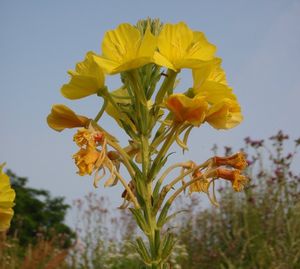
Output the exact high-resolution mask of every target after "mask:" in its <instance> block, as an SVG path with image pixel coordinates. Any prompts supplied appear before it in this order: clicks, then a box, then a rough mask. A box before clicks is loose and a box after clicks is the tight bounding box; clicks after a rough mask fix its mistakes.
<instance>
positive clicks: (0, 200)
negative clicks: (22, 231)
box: [0, 164, 16, 232]
mask: <svg viewBox="0 0 300 269" xmlns="http://www.w3.org/2000/svg"><path fill="white" fill-rule="evenodd" d="M4 165H5V164H2V165H0V231H1V232H2V231H5V230H7V229H8V228H9V226H10V221H11V218H12V216H13V210H12V207H13V206H14V200H15V196H16V193H15V191H14V190H13V189H12V188H11V187H10V181H9V177H8V176H7V175H6V174H5V173H3V171H2V169H3V166H4Z"/></svg>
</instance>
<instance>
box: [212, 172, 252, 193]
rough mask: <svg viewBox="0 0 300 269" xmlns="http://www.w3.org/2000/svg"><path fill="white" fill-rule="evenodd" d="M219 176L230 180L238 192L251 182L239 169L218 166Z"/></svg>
mask: <svg viewBox="0 0 300 269" xmlns="http://www.w3.org/2000/svg"><path fill="white" fill-rule="evenodd" d="M217 177H219V178H223V179H226V180H229V181H230V182H231V184H232V187H233V189H234V190H235V191H237V192H239V191H242V190H243V189H244V187H245V186H246V185H247V184H248V182H249V179H248V178H247V177H246V176H244V175H241V171H240V170H239V169H225V168H217Z"/></svg>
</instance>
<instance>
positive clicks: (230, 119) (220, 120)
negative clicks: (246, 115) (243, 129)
mask: <svg viewBox="0 0 300 269" xmlns="http://www.w3.org/2000/svg"><path fill="white" fill-rule="evenodd" d="M205 120H206V121H207V122H208V123H209V124H210V125H211V126H213V127H214V128H216V129H230V128H233V127H235V126H237V125H238V124H240V123H241V121H242V120H243V116H242V113H241V107H240V105H239V104H238V102H237V101H235V100H231V99H227V98H225V99H224V100H222V101H221V102H219V103H217V104H216V105H213V106H212V107H211V108H210V109H209V111H208V113H207V115H206V118H205Z"/></svg>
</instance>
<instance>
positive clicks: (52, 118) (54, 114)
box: [47, 105, 90, 132]
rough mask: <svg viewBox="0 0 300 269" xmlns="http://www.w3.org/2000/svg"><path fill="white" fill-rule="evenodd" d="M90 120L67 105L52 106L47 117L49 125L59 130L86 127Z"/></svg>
mask: <svg viewBox="0 0 300 269" xmlns="http://www.w3.org/2000/svg"><path fill="white" fill-rule="evenodd" d="M89 121H90V120H89V119H88V118H87V117H84V116H81V115H77V114H75V112H74V111H73V110H71V109H70V108H68V107H67V106H65V105H54V106H52V109H51V113H50V114H49V115H48V117H47V123H48V125H49V127H51V128H52V129H54V130H56V131H59V132H60V131H62V130H64V129H66V128H75V127H85V126H86V125H87V124H88V122H89Z"/></svg>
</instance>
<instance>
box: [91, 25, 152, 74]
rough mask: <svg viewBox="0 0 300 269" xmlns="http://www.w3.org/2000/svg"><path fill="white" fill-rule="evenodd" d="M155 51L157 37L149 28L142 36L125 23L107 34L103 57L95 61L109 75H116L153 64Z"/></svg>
mask: <svg viewBox="0 0 300 269" xmlns="http://www.w3.org/2000/svg"><path fill="white" fill-rule="evenodd" d="M155 49H156V37H154V36H153V34H151V32H150V28H149V27H148V28H147V29H146V32H145V34H144V36H142V35H141V33H140V31H139V30H138V29H137V28H136V27H134V26H132V25H130V24H128V23H123V24H121V25H119V26H118V28H117V29H115V30H112V31H108V32H106V34H105V35H104V39H103V42H102V53H103V55H102V56H100V57H94V59H95V61H96V62H97V63H98V64H99V66H101V67H102V68H103V69H105V71H106V72H107V73H108V74H116V73H120V72H123V71H127V70H131V69H135V68H138V67H141V66H143V65H145V64H148V63H151V62H153V54H154V51H155Z"/></svg>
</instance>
